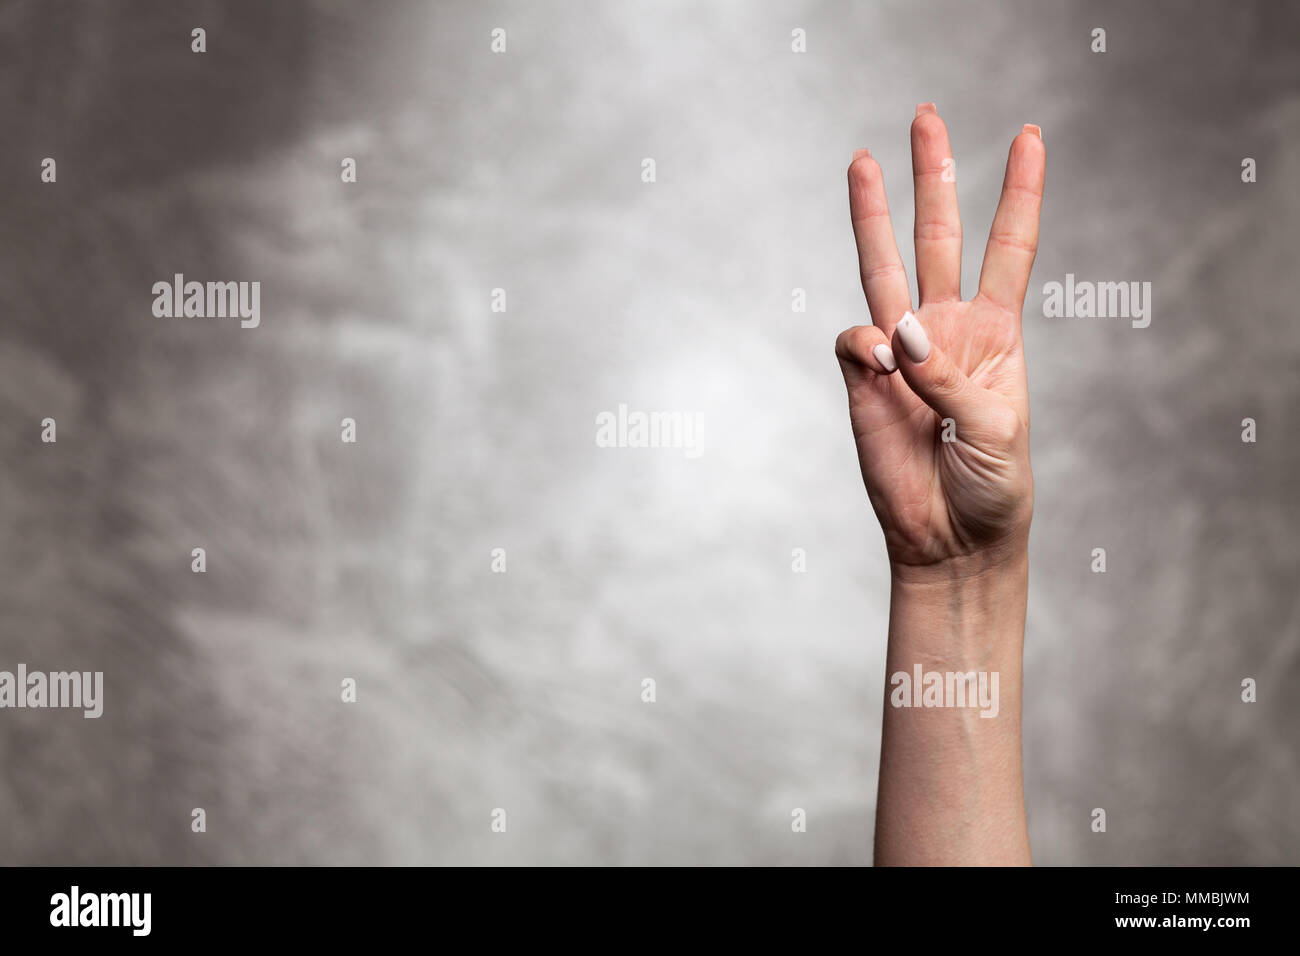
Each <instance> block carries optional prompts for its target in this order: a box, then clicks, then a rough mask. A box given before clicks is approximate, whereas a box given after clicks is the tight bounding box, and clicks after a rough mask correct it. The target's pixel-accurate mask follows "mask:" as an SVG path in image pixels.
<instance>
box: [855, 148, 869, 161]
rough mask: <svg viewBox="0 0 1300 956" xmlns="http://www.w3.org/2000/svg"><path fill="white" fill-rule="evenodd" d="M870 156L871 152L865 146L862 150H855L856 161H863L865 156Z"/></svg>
mask: <svg viewBox="0 0 1300 956" xmlns="http://www.w3.org/2000/svg"><path fill="white" fill-rule="evenodd" d="M870 155H871V150H869V149H867V148H866V147H865V146H864V147H863V148H862V149H855V150H854V151H853V158H854V159H861V158H862V157H863V156H870Z"/></svg>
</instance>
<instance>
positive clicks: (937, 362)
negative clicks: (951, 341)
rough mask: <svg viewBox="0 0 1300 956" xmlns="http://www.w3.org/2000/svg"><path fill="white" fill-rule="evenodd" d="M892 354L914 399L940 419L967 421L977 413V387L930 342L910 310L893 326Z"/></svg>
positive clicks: (946, 355) (978, 397)
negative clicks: (910, 388)
mask: <svg viewBox="0 0 1300 956" xmlns="http://www.w3.org/2000/svg"><path fill="white" fill-rule="evenodd" d="M893 345H894V355H895V356H896V357H897V360H898V370H899V371H900V372H902V374H903V378H904V379H906V380H907V384H908V385H910V386H911V387H912V391H914V392H915V393H916V395H917V397H918V398H920V399H921V401H923V402H925V404H927V405H929V406H930V407H931V408H932V409H934V410H935V411H936V412H938V413H939V415H940V416H941V417H943V418H951V419H953V420H954V421H968V420H970V419H972V418H974V417H976V416H977V414H978V411H979V408H980V405H981V402H980V398H981V396H980V389H979V388H977V387H976V386H975V384H974V383H973V382H971V380H970V379H969V378H967V377H966V373H965V372H963V371H962V370H961V369H959V368H958V367H957V366H956V365H954V364H953V361H952V359H950V358H949V357H948V353H946V352H945V351H944V350H943V349H941V348H939V346H937V345H935V344H934V343H933V342H931V341H930V337H929V336H928V335H926V334H925V329H923V328H922V327H921V323H920V322H919V321H918V320H917V318H916V316H914V315H913V314H912V313H911V312H910V311H909V312H904V313H903V317H902V318H901V319H899V320H898V325H897V327H895V329H894V339H893Z"/></svg>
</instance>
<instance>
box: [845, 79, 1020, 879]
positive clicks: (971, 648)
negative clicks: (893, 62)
mask: <svg viewBox="0 0 1300 956" xmlns="http://www.w3.org/2000/svg"><path fill="white" fill-rule="evenodd" d="M951 156H952V150H951V147H950V146H949V142H948V131H947V128H946V126H945V125H944V122H943V120H942V119H941V118H940V117H939V115H938V113H937V112H936V111H935V109H934V105H933V104H922V105H921V106H918V107H917V115H916V119H915V120H914V121H913V123H912V173H913V180H914V186H915V196H916V217H915V234H914V241H915V243H916V268H917V285H918V288H919V292H920V305H919V307H917V308H915V309H913V306H912V302H911V293H910V290H909V287H908V282H907V275H906V273H905V271H904V269H903V264H902V259H901V256H900V255H899V252H898V246H897V243H896V242H895V240H894V230H893V225H892V223H891V221H890V216H889V207H888V203H887V201H886V198H885V186H884V179H883V176H882V173H881V169H880V166H879V164H878V163H877V162H876V161H875V159H873V158H872V157H871V155H870V153H869V152H868V151H867V150H859V151H858V152H857V153H856V154H855V156H854V159H853V162H852V164H851V165H850V166H849V207H850V212H851V215H852V221H853V232H854V236H855V238H856V241H857V246H858V260H859V266H860V271H861V275H862V286H863V290H864V291H865V293H866V297H867V305H868V308H869V310H870V313H871V320H872V324H871V325H862V326H856V327H854V328H851V329H847V330H845V331H844V332H843V333H841V334H840V336H839V339H838V340H837V341H836V344H835V352H836V355H837V356H838V358H839V362H840V367H841V369H842V371H843V373H844V383H845V386H846V388H847V391H848V399H849V418H850V422H851V424H852V428H853V436H854V440H855V442H856V445H857V451H858V460H859V463H860V466H861V469H862V477H863V480H864V482H865V484H866V487H867V494H868V497H869V498H870V500H871V505H872V507H873V509H874V510H875V513H876V516H877V518H878V519H879V520H880V525H881V529H882V530H883V532H884V536H885V545H886V548H887V550H888V553H889V562H890V571H891V592H890V593H891V598H890V622H889V644H888V653H887V660H886V671H887V675H890V674H895V673H897V672H899V671H906V672H908V673H909V674H910V673H911V672H912V669H913V667H914V665H916V664H921V665H922V666H923V669H924V670H925V671H935V670H939V671H962V672H967V671H971V670H974V671H990V672H993V671H996V672H997V673H998V675H999V709H998V714H997V716H996V717H994V718H992V719H989V718H982V717H980V716H979V710H978V709H977V708H918V707H894V706H892V705H891V703H890V695H889V691H890V690H891V689H892V688H891V687H890V686H889V685H887V686H886V702H885V717H884V729H883V732H882V737H881V762H880V783H879V791H878V796H877V809H876V847H875V861H876V863H877V864H878V865H893V864H904V865H914V864H965V865H970V864H993V865H1006V864H1028V863H1029V862H1030V855H1029V838H1028V831H1027V827H1026V822H1025V808H1024V796H1023V784H1022V771H1021V741H1020V697H1021V660H1022V656H1023V644H1024V626H1025V602H1026V597H1027V594H1028V577H1029V571H1028V569H1029V563H1028V539H1029V523H1030V518H1031V515H1032V513H1033V475H1032V473H1031V470H1030V464H1029V395H1028V387H1027V383H1026V378H1025V354H1024V343H1023V340H1022V337H1021V310H1022V308H1023V306H1024V299H1025V291H1026V289H1027V287H1028V284H1029V274H1030V270H1031V269H1032V267H1033V263H1034V256H1035V254H1036V251H1037V247H1038V220H1039V210H1040V208H1041V204H1042V195H1043V178H1044V170H1045V165H1046V153H1045V151H1044V148H1043V140H1042V136H1041V133H1039V131H1038V129H1037V127H1032V126H1026V127H1025V129H1024V131H1023V132H1022V133H1021V134H1020V135H1019V136H1017V137H1016V138H1015V139H1014V140H1013V141H1012V144H1011V150H1010V153H1009V155H1008V158H1007V170H1006V176H1005V179H1004V181H1003V186H1002V196H1001V199H1000V201H999V203H998V209H997V213H996V215H995V216H994V220H993V227H992V229H991V231H990V235H989V242H988V246H987V249H986V251H985V254H984V264H983V268H982V271H981V273H980V279H979V289H978V291H977V292H976V293H975V295H974V297H973V298H971V299H969V300H966V301H963V299H962V295H961V246H962V232H961V219H960V217H959V215H958V209H957V187H956V183H955V182H945V181H944V180H945V177H944V170H945V168H951V166H950V165H946V164H945V160H948V159H949V158H950V157H951ZM947 178H949V179H951V178H953V177H951V176H949V177H947ZM909 310H911V311H914V313H915V318H914V320H913V321H914V322H915V323H918V324H919V326H920V328H921V329H922V330H923V332H924V336H925V338H927V339H928V341H929V345H930V348H929V353H928V355H925V356H924V358H923V359H922V360H921V361H916V360H915V358H914V357H911V356H909V353H908V350H907V349H906V348H905V347H904V341H903V338H904V337H903V336H902V335H901V334H900V333H899V332H898V329H897V326H898V324H899V321H900V319H901V318H902V317H903V316H904V313H906V312H908V311H909ZM881 345H883V346H886V348H887V350H888V351H887V353H886V355H885V357H884V360H883V361H882V357H881V356H880V355H879V350H877V349H876V347H877V346H881ZM893 365H896V366H897V368H896V369H894V368H891V366H893ZM945 434H947V435H948V436H949V437H950V438H952V439H953V440H951V441H945V440H943V438H944V435H945Z"/></svg>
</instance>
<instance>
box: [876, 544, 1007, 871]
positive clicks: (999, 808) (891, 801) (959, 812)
mask: <svg viewBox="0 0 1300 956" xmlns="http://www.w3.org/2000/svg"><path fill="white" fill-rule="evenodd" d="M1028 581H1029V565H1028V556H1027V552H1026V550H1025V549H1024V548H1023V547H1017V548H1014V549H1012V551H1011V553H1010V554H1009V555H1002V556H999V557H996V558H992V557H988V558H966V559H961V562H960V563H951V562H950V563H946V564H943V565H938V566H934V567H931V568H924V569H921V568H909V567H905V566H898V567H895V568H894V571H893V580H892V587H891V594H890V614H889V650H888V655H887V663H886V675H887V676H886V685H885V714H884V725H883V727H884V729H883V732H882V736H881V752H880V784H879V789H878V793H877V800H876V845H875V862H876V864H877V865H899V864H903V865H926V864H940V865H963V864H964V865H985V864H994V865H1017V864H1028V863H1029V862H1030V856H1029V836H1028V831H1027V827H1026V822H1025V805H1024V790H1023V780H1022V770H1021V739H1020V698H1021V662H1022V653H1023V644H1024V630H1025V602H1026V597H1027V594H1028ZM918 665H919V666H920V673H921V678H922V679H921V686H920V687H919V688H918V687H916V686H914V685H915V684H916V677H917V673H918V672H917V667H918ZM972 672H974V673H975V675H976V677H975V679H974V680H973V681H970V682H969V683H967V685H966V686H965V687H963V688H960V689H959V688H958V687H957V683H958V680H957V679H955V678H947V677H946V675H956V674H962V675H967V680H969V675H970V674H971V673H972ZM904 674H905V675H906V677H905V678H902V677H896V675H904ZM932 674H939V675H944V677H941V678H940V679H942V680H943V684H942V686H939V685H938V684H936V681H935V678H933V677H931V676H929V675H932ZM959 690H960V691H964V692H965V693H964V694H961V693H958V691H959ZM971 691H974V693H971ZM963 696H964V697H965V701H964V706H953V705H954V703H956V704H962V703H963V701H962V697H963ZM972 698H973V699H972ZM918 705H919V706H918Z"/></svg>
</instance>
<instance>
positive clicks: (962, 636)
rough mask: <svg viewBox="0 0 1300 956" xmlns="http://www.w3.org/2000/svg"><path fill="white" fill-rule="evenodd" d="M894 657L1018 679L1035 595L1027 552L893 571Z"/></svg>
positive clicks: (1005, 551) (993, 552) (984, 554)
mask: <svg viewBox="0 0 1300 956" xmlns="http://www.w3.org/2000/svg"><path fill="white" fill-rule="evenodd" d="M890 579H891V582H890V609H891V612H890V618H891V621H890V625H891V626H890V629H889V646H890V648H891V650H905V651H908V652H909V653H914V654H921V655H925V656H929V655H936V656H940V657H942V658H944V659H948V660H951V661H953V662H954V663H963V664H967V665H970V666H990V667H1001V668H1006V669H1008V670H1010V671H1013V672H1014V673H1017V674H1018V673H1019V669H1020V659H1021V654H1022V650H1023V647H1024V633H1025V612H1026V603H1027V599H1028V594H1029V552H1028V549H1027V548H1026V547H1024V546H1019V547H1010V546H1009V547H1005V548H999V549H988V550H984V551H980V552H977V553H973V554H970V555H963V556H961V557H956V558H950V559H946V560H944V561H941V562H937V563H934V564H927V565H906V564H899V563H894V564H891V565H890Z"/></svg>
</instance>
